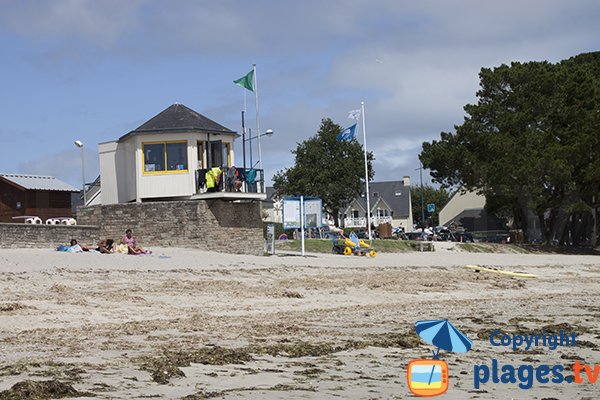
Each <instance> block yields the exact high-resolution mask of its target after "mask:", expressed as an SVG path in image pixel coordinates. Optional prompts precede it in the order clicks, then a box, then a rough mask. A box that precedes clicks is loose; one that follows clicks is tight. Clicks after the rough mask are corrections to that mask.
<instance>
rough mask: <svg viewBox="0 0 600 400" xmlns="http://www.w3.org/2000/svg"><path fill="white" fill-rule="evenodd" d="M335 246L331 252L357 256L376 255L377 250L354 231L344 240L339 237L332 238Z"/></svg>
mask: <svg viewBox="0 0 600 400" xmlns="http://www.w3.org/2000/svg"><path fill="white" fill-rule="evenodd" d="M332 241H333V248H332V249H331V252H332V253H334V254H343V255H345V256H349V255H352V254H354V255H355V256H366V255H369V257H375V256H376V255H377V252H376V251H375V249H374V248H372V247H371V245H369V244H368V243H366V242H365V241H364V240H362V239H359V238H358V236H356V234H355V233H354V232H352V233H351V234H350V237H349V238H345V239H344V241H341V240H338V239H335V238H334V239H332Z"/></svg>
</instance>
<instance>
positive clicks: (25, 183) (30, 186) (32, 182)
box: [0, 173, 79, 192]
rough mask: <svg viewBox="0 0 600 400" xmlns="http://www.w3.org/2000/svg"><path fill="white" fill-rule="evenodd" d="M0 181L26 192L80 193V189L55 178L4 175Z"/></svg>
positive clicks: (0, 174) (0, 177) (0, 175)
mask: <svg viewBox="0 0 600 400" xmlns="http://www.w3.org/2000/svg"><path fill="white" fill-rule="evenodd" d="M0 179H4V180H6V181H8V182H10V183H13V184H15V185H17V186H20V187H22V188H23V189H25V190H52V191H59V192H79V189H77V188H75V187H73V186H71V185H69V184H68V183H66V182H63V181H61V180H60V179H56V178H55V177H53V176H43V175H25V174H2V173H0Z"/></svg>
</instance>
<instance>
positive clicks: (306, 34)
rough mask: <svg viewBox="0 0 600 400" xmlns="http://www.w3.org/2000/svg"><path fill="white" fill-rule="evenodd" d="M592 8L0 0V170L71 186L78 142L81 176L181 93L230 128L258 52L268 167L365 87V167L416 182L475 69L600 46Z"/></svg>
mask: <svg viewBox="0 0 600 400" xmlns="http://www.w3.org/2000/svg"><path fill="white" fill-rule="evenodd" d="M598 21H600V2H599V1H598V0H543V1H542V0H532V1H529V0H519V1H513V0H504V1H494V2H490V1H480V0H478V1H471V0H469V1H466V0H455V1H441V0H440V1H427V0H422V1H412V0H411V1H409V0H390V1H384V0H365V1H363V0H346V1H341V0H328V1H323V0H318V1H314V0H303V1H301V2H298V1H286V0H280V1H275V0H255V1H252V2H250V1H242V0H239V1H230V0H218V1H217V0H213V1H202V0H193V1H192V0H169V1H166V0H163V1H161V0H127V1H122V0H48V1H41V0H40V1H27V0H21V1H17V0H0V51H1V54H2V62H1V63H0V68H1V72H2V73H1V74H0V87H1V92H0V93H1V94H0V117H1V118H0V139H1V145H0V172H7V173H10V172H20V173H32V174H48V175H54V176H57V177H59V178H61V179H63V180H65V181H67V182H69V183H71V184H73V185H75V186H80V185H81V169H80V168H81V167H80V166H81V158H80V152H79V150H78V149H77V148H75V146H74V145H73V141H74V140H76V139H78V140H81V141H83V142H84V143H85V145H86V147H85V148H86V177H87V180H88V181H91V180H93V179H94V178H95V177H96V176H97V175H98V151H97V149H98V148H97V144H98V143H100V142H104V141H109V140H114V139H117V138H119V137H120V136H122V135H123V134H125V133H127V132H129V131H130V130H132V129H135V128H136V127H138V126H139V125H141V124H142V123H143V122H144V121H146V120H148V119H149V118H151V117H153V116H154V115H156V114H158V113H159V112H160V111H162V110H163V109H165V108H166V107H168V106H169V105H171V104H173V103H175V102H179V103H183V104H185V105H187V106H188V107H190V108H192V109H194V110H196V111H198V112H200V113H201V114H204V115H206V116H207V117H209V118H211V119H213V120H215V121H217V122H219V123H221V124H222V125H225V126H226V127H228V128H230V129H232V130H236V131H239V130H240V110H241V109H242V108H243V95H242V93H243V89H241V88H240V87H238V86H235V85H234V84H233V83H232V80H234V79H237V78H239V77H241V76H243V75H244V74H246V73H247V72H248V71H250V70H251V68H252V64H253V63H256V64H257V68H258V73H257V75H258V86H259V95H260V116H261V118H260V125H261V130H263V131H264V130H265V129H269V128H270V129H273V130H274V131H275V132H276V133H275V135H274V136H273V137H271V138H265V139H264V140H263V141H262V143H263V161H264V165H265V169H266V170H267V176H268V177H272V175H273V173H275V172H276V171H277V170H280V169H283V168H286V167H289V166H291V165H292V163H293V156H292V155H291V153H290V150H291V149H293V148H295V146H296V143H297V142H300V141H302V140H305V139H307V138H309V137H311V136H313V135H314V134H315V133H316V131H317V130H318V128H319V125H320V121H321V119H322V118H324V117H330V118H332V119H333V120H334V121H335V122H336V123H338V124H340V125H343V126H348V125H350V123H351V120H349V119H348V118H347V115H348V111H350V110H352V109H356V108H359V107H360V102H361V101H364V102H365V107H366V125H367V126H366V127H367V136H368V137H367V145H368V148H369V150H372V151H373V152H374V155H375V158H376V162H375V164H374V166H375V173H376V175H375V179H376V180H378V181H382V180H394V179H400V178H401V177H402V176H403V175H411V177H412V178H413V182H414V181H415V180H416V179H418V171H415V168H417V167H418V160H417V155H418V153H419V152H420V148H421V143H422V142H423V141H429V140H432V139H435V138H437V137H438V136H439V133H440V131H442V130H451V129H452V128H453V126H454V125H455V124H459V123H461V121H462V118H463V115H464V114H463V106H464V105H465V104H467V103H472V102H474V101H475V92H476V91H477V89H478V77H477V74H478V71H479V70H480V68H481V67H494V66H498V65H500V64H503V63H510V62H511V61H532V60H548V61H551V62H557V61H560V60H562V59H565V58H569V57H571V56H574V55H577V54H579V53H583V52H589V51H597V50H599V48H598V47H599V44H600V42H599V39H600V23H598ZM250 99H251V97H249V102H248V106H249V109H250V110H252V107H253V104H254V103H253V102H252V101H250ZM250 110H249V111H250ZM250 114H252V112H250ZM249 124H250V125H253V124H254V122H253V121H252V120H250V121H249ZM361 141H362V138H361ZM238 148H241V145H240V146H238ZM255 157H256V155H255ZM237 158H238V160H241V154H239V153H238V156H237ZM357 162H361V160H357Z"/></svg>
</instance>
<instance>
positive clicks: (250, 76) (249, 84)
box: [233, 70, 254, 92]
mask: <svg viewBox="0 0 600 400" xmlns="http://www.w3.org/2000/svg"><path fill="white" fill-rule="evenodd" d="M233 83H235V84H236V85H239V86H241V87H243V88H246V89H248V90H249V91H251V92H254V70H252V71H250V72H248V73H247V74H246V75H244V76H242V77H241V78H240V79H238V80H235V81H233Z"/></svg>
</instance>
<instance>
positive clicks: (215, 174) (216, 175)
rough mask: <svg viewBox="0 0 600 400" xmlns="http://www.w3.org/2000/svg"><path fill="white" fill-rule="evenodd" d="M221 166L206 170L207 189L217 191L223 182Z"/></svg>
mask: <svg viewBox="0 0 600 400" xmlns="http://www.w3.org/2000/svg"><path fill="white" fill-rule="evenodd" d="M222 173H223V171H221V168H219V167H213V168H211V169H209V170H208V171H207V172H206V189H207V190H210V191H211V192H213V191H217V190H218V188H219V183H220V182H221V174H222Z"/></svg>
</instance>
